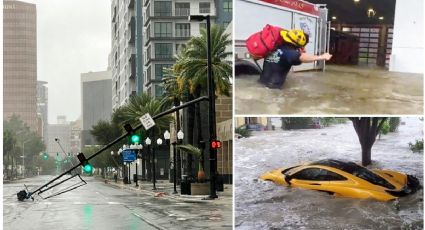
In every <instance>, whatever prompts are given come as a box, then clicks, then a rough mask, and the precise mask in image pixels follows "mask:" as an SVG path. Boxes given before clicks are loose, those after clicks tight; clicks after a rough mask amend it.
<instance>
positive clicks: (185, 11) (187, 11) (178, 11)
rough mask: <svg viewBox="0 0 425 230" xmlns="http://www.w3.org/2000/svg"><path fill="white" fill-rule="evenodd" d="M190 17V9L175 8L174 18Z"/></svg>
mask: <svg viewBox="0 0 425 230" xmlns="http://www.w3.org/2000/svg"><path fill="white" fill-rule="evenodd" d="M189 15H190V9H189V8H176V11H175V16H177V17H179V16H185V17H187V16H189Z"/></svg>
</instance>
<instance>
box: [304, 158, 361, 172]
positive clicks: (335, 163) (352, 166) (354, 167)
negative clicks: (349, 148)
mask: <svg viewBox="0 0 425 230" xmlns="http://www.w3.org/2000/svg"><path fill="white" fill-rule="evenodd" d="M309 165H322V166H328V167H333V168H337V169H339V170H342V171H344V172H348V173H350V174H353V173H354V172H356V171H358V170H359V169H365V168H363V167H362V166H360V165H358V164H356V163H354V162H344V161H339V160H333V159H326V160H320V161H315V162H312V163H310V164H309Z"/></svg>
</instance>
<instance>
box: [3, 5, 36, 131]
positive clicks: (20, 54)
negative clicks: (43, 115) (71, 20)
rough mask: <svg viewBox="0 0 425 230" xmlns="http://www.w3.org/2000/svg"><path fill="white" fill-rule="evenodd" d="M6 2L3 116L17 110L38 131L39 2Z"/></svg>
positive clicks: (4, 6) (4, 18)
mask: <svg viewBox="0 0 425 230" xmlns="http://www.w3.org/2000/svg"><path fill="white" fill-rule="evenodd" d="M3 4H4V5H3V32H4V34H3V58H4V59H3V65H4V66H3V68H4V69H3V74H4V76H3V90H4V91H3V119H5V120H6V119H8V118H9V117H11V116H12V115H13V114H16V115H18V116H19V117H20V118H21V119H22V120H23V121H24V122H25V123H26V124H27V125H28V126H29V127H30V128H31V130H33V131H37V129H38V127H39V124H38V119H37V101H36V98H37V97H36V96H37V25H36V22H37V14H36V5H35V4H30V3H26V2H21V1H9V0H5V1H4V2H3Z"/></svg>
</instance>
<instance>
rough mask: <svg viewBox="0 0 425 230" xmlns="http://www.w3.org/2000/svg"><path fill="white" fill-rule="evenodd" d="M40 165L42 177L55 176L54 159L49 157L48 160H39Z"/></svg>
mask: <svg viewBox="0 0 425 230" xmlns="http://www.w3.org/2000/svg"><path fill="white" fill-rule="evenodd" d="M38 165H39V166H40V167H41V171H40V174H41V175H53V174H54V173H55V171H56V164H55V160H54V157H49V158H48V159H47V160H39V161H38Z"/></svg>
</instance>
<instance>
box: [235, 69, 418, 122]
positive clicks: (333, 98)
mask: <svg viewBox="0 0 425 230" xmlns="http://www.w3.org/2000/svg"><path fill="white" fill-rule="evenodd" d="M258 78H259V77H258V76H257V75H241V76H237V77H236V78H235V99H236V100H235V105H236V107H235V112H236V114H242V115H243V114H394V115H398V114H422V112H423V75H422V74H409V73H397V72H389V71H387V70H382V69H376V68H365V67H363V68H361V67H342V66H328V67H327V69H326V71H325V72H311V71H309V72H297V73H290V74H289V75H288V78H287V80H286V82H285V85H284V87H283V89H281V90H280V89H268V88H266V87H264V86H263V85H261V84H259V83H257V80H258Z"/></svg>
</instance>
